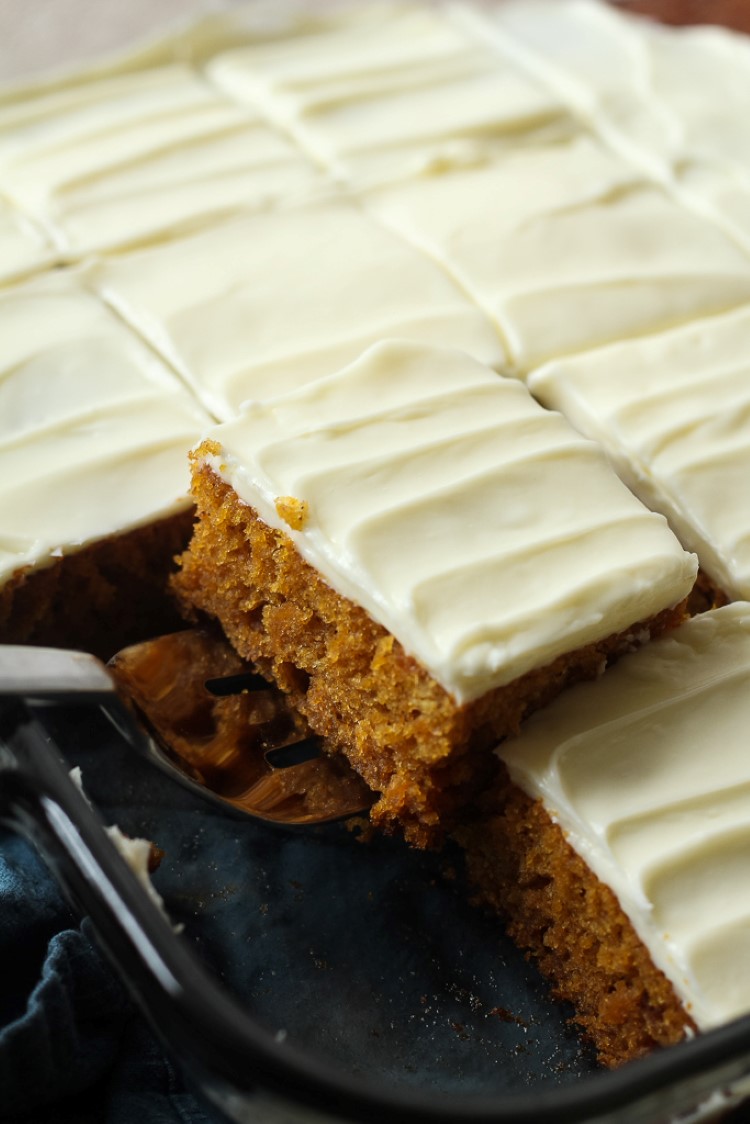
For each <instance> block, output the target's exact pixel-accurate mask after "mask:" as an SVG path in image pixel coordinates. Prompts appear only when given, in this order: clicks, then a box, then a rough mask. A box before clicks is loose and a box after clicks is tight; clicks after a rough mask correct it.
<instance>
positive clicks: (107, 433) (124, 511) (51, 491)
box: [0, 273, 208, 583]
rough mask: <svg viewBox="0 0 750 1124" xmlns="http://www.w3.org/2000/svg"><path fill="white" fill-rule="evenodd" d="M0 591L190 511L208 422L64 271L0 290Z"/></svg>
mask: <svg viewBox="0 0 750 1124" xmlns="http://www.w3.org/2000/svg"><path fill="white" fill-rule="evenodd" d="M0 323H2V332H0V464H2V473H0V583H1V582H2V581H3V580H5V579H7V578H8V577H9V576H10V575H12V574H13V573H14V572H15V571H16V570H18V569H19V568H21V567H23V566H31V565H44V564H46V563H48V562H50V561H51V560H52V558H53V557H58V556H59V555H60V554H63V553H66V552H68V551H72V550H77V549H79V548H80V547H82V546H85V545H86V544H87V543H89V542H93V541H95V540H97V539H101V538H104V537H105V536H107V535H110V534H117V533H119V532H122V531H126V530H130V529H131V528H133V527H137V526H141V525H143V524H145V523H149V522H151V521H152V520H155V519H159V518H162V517H165V516H168V515H171V514H173V513H176V512H178V511H183V510H186V509H187V507H188V506H189V498H188V495H187V491H188V484H189V473H188V469H187V450H188V449H189V448H190V446H191V445H192V444H194V443H195V441H196V439H197V437H198V436H199V435H200V433H201V431H202V430H203V429H205V428H206V425H207V423H208V418H207V416H206V415H205V414H204V413H203V411H202V410H200V408H199V407H198V406H197V404H195V403H194V402H193V401H192V399H191V398H190V397H189V396H188V395H187V394H186V393H185V391H184V390H183V389H182V387H181V386H180V384H179V382H178V380H177V379H176V377H175V376H174V375H173V374H172V373H171V372H170V371H168V370H167V368H166V367H165V366H164V365H163V364H162V363H161V361H160V360H159V359H157V358H156V356H154V355H153V354H152V352H151V351H150V349H149V348H147V347H146V346H145V345H144V344H143V343H142V342H141V341H140V340H139V339H137V338H136V337H135V336H133V335H132V334H131V332H130V331H129V330H128V329H127V328H125V327H124V326H123V325H122V324H121V323H119V322H118V321H117V319H116V318H115V317H114V316H113V314H112V313H111V312H110V310H109V309H107V308H106V307H105V306H104V305H102V304H101V303H100V302H99V301H98V300H97V299H96V298H95V297H93V296H91V295H90V294H89V293H87V292H86V291H85V290H84V289H83V288H82V287H81V286H80V285H79V284H78V281H77V279H76V277H75V276H74V275H71V274H70V273H63V274H51V275H49V276H46V277H41V278H38V279H36V280H34V281H31V282H29V283H27V284H25V285H22V286H18V287H16V288H9V289H7V290H4V291H2V292H0Z"/></svg>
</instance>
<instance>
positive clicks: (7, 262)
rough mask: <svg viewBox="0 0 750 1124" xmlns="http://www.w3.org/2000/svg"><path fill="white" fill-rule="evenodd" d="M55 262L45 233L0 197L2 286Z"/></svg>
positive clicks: (0, 269) (0, 275)
mask: <svg viewBox="0 0 750 1124" xmlns="http://www.w3.org/2000/svg"><path fill="white" fill-rule="evenodd" d="M54 260H55V255H54V252H53V250H52V247H51V246H50V245H49V243H48V242H47V241H46V239H45V238H44V236H43V234H42V233H41V231H39V230H38V229H37V228H36V227H35V226H34V225H33V223H31V222H30V221H29V219H28V218H27V217H26V216H25V215H24V214H23V213H21V212H19V211H17V210H16V208H15V207H13V206H11V204H10V203H9V202H8V201H7V200H5V199H3V198H2V196H0V285H2V284H3V283H7V282H9V281H15V280H17V279H18V278H20V277H23V276H24V275H25V274H28V273H34V272H36V271H38V270H40V269H43V268H44V267H45V266H49V265H52V264H53V263H54Z"/></svg>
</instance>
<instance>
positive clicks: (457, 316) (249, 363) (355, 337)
mask: <svg viewBox="0 0 750 1124" xmlns="http://www.w3.org/2000/svg"><path fill="white" fill-rule="evenodd" d="M198 263H199V264H198ZM90 282H91V284H92V285H94V286H95V287H96V288H97V289H98V290H99V291H100V292H101V293H102V294H103V295H104V296H105V298H106V299H107V300H108V301H109V302H110V303H111V304H112V305H113V306H114V307H115V308H116V309H117V310H118V311H119V312H120V313H121V315H122V316H123V317H124V318H125V319H126V320H127V321H128V322H129V323H130V324H131V325H132V326H133V327H135V329H136V330H137V331H139V332H140V333H141V334H142V335H143V336H145V338H146V339H148V340H149V341H150V342H151V343H152V344H153V346H154V347H156V348H157V349H158V350H159V351H160V352H161V353H162V355H164V356H165V357H166V358H167V360H168V361H169V362H170V363H171V364H172V365H173V366H174V367H175V368H176V370H178V371H179V372H180V374H181V375H182V376H183V378H184V379H185V380H186V382H188V383H189V384H190V385H191V386H192V388H193V389H194V391H195V392H196V393H197V394H198V395H199V397H200V398H201V399H202V401H203V402H204V404H205V405H206V407H207V408H208V409H209V410H210V411H211V412H213V413H214V414H215V415H216V416H217V417H218V418H220V419H221V420H227V419H229V418H231V417H233V416H234V415H235V414H236V412H237V409H238V408H239V406H240V405H241V403H242V402H243V401H244V400H245V399H246V398H263V397H268V396H270V395H274V394H279V393H281V392H283V391H286V390H290V389H292V388H294V387H295V386H300V385H303V384H305V383H307V382H309V381H311V380H313V379H316V378H319V377H320V376H321V375H325V374H328V373H329V372H330V371H332V370H336V369H337V368H338V367H341V366H344V365H345V364H347V363H349V362H351V361H352V360H353V359H355V358H356V357H357V356H358V355H359V354H360V352H362V351H363V350H364V349H365V348H366V347H367V346H368V345H369V344H371V343H374V342H375V341H377V340H378V339H381V338H383V337H385V336H393V335H398V336H402V337H406V338H410V339H414V340H423V341H431V342H433V343H436V344H444V345H446V346H453V347H460V348H463V349H465V350H467V351H469V352H471V353H472V354H474V355H475V356H476V357H477V358H478V359H480V360H481V361H483V362H486V363H488V364H490V365H492V366H497V367H502V366H503V364H504V363H505V353H504V350H503V347H502V344H501V341H500V338H499V336H498V334H497V331H496V329H495V328H494V327H493V326H492V324H491V322H490V321H489V320H488V319H487V318H486V317H485V316H484V315H483V313H482V312H481V311H480V310H479V309H477V308H476V306H475V305H474V304H473V303H472V302H471V301H470V300H469V299H468V298H467V297H465V296H464V295H463V294H462V292H461V291H460V289H459V288H458V286H457V285H456V284H455V283H454V282H453V281H452V280H451V279H450V278H449V277H447V276H446V275H445V274H444V272H443V271H442V270H441V269H440V268H439V267H438V266H436V265H435V264H434V263H433V262H431V261H430V260H429V259H428V258H427V257H425V256H424V255H423V254H421V253H419V252H418V251H417V250H415V249H413V248H412V247H410V246H409V245H407V244H405V243H404V242H403V241H402V240H401V239H399V238H397V237H396V236H395V235H393V234H392V233H391V232H390V231H388V230H385V229H384V228H382V227H381V226H380V225H379V224H378V223H376V222H375V221H374V220H373V219H372V218H370V217H368V216H367V215H365V214H363V213H362V212H361V210H360V209H358V208H357V207H356V206H355V205H354V204H352V203H350V202H347V201H346V200H333V201H330V202H327V203H321V204H318V205H310V206H306V207H294V208H292V207H290V208H287V209H284V210H281V211H274V212H265V213H263V214H259V215H248V216H244V217H242V218H236V219H233V220H231V221H227V222H225V223H222V224H215V225H213V226H212V227H211V228H209V229H206V230H203V231H200V232H198V233H196V234H194V235H192V236H190V237H186V238H182V239H176V240H174V241H172V242H169V243H165V244H163V245H160V246H157V247H153V248H148V249H146V250H142V251H138V252H134V253H132V254H128V255H122V256H120V257H117V258H112V259H110V260H105V261H102V262H101V263H99V264H98V265H96V266H95V267H93V268H92V270H91V272H90Z"/></svg>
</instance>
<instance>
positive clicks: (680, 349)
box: [528, 308, 750, 599]
mask: <svg viewBox="0 0 750 1124" xmlns="http://www.w3.org/2000/svg"><path fill="white" fill-rule="evenodd" d="M528 385H529V388H530V389H531V391H532V392H533V394H534V395H535V396H536V397H537V398H539V399H540V401H542V402H543V403H544V404H545V405H546V406H549V407H550V408H552V409H556V410H561V411H562V412H563V413H564V414H565V416H566V417H567V418H568V419H569V420H570V421H571V422H572V423H573V424H574V425H575V426H576V428H577V429H579V430H580V431H581V432H582V433H585V434H586V435H587V436H588V437H591V438H593V439H594V440H595V441H597V442H598V443H599V444H600V445H602V446H603V447H604V448H605V449H606V450H607V453H608V454H609V456H610V458H611V460H612V461H613V463H614V465H615V467H616V468H617V471H618V473H619V474H620V476H621V477H622V478H623V480H625V482H626V483H627V484H628V485H629V487H631V488H632V489H633V491H634V492H635V493H636V494H637V495H639V496H640V497H641V499H642V500H643V501H644V503H646V504H647V505H648V506H649V507H651V508H653V509H655V510H657V511H661V512H662V513H663V514H664V515H666V516H667V518H668V520H669V521H670V523H671V525H672V527H673V528H674V530H675V531H676V533H677V534H678V535H679V537H680V539H681V541H682V542H683V543H684V544H685V545H686V546H687V547H688V548H689V549H691V550H694V551H695V552H696V553H697V554H698V557H699V558H700V560H701V565H702V567H703V568H704V569H705V570H706V572H707V573H708V574H709V575H710V577H711V578H712V579H713V580H714V582H716V583H717V584H718V585H719V586H720V587H721V588H722V589H724V590H725V591H726V592H727V593H728V594H729V595H730V597H732V598H745V599H749V598H750V494H749V492H748V487H747V483H748V481H749V480H750V425H749V424H748V422H749V420H750V309H748V308H743V309H739V310H737V311H735V312H732V313H728V314H726V315H724V316H719V317H714V318H711V319H709V320H703V321H699V322H698V323H696V324H689V325H687V326H685V327H682V328H678V329H675V330H673V331H671V332H667V333H664V334H663V335H659V336H653V337H649V338H646V339H642V340H628V341H626V342H623V343H616V344H613V345H611V346H610V347H607V348H604V349H602V350H601V351H595V352H590V353H589V354H588V355H580V356H575V357H572V358H570V359H562V360H557V361H554V362H552V363H548V364H546V365H545V366H543V367H541V368H540V369H539V370H538V371H535V372H533V373H532V374H531V376H530V377H529V379H528Z"/></svg>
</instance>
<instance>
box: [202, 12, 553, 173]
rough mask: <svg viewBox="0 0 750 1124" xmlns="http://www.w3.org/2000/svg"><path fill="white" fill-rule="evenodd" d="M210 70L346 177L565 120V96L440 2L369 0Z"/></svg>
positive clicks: (484, 149)
mask: <svg viewBox="0 0 750 1124" xmlns="http://www.w3.org/2000/svg"><path fill="white" fill-rule="evenodd" d="M207 72H208V74H209V75H210V77H211V78H212V79H213V80H214V81H215V82H217V84H218V85H220V86H221V87H222V88H224V89H225V90H227V91H228V92H230V93H231V94H233V95H234V96H236V97H237V98H239V99H240V100H242V101H245V102H249V103H250V104H253V105H255V106H257V107H260V108H262V110H263V112H264V114H266V115H267V117H268V118H269V119H271V120H273V121H276V122H277V123H278V124H279V125H280V126H281V127H283V128H285V129H286V130H288V131H289V133H290V134H291V135H292V136H294V138H295V139H296V140H297V142H298V143H299V144H300V146H301V147H302V148H303V149H304V150H305V151H307V152H308V153H309V154H310V155H311V156H312V157H313V158H314V159H316V160H317V161H318V162H319V163H321V164H322V165H323V166H325V167H326V168H328V169H329V170H330V171H332V172H333V173H334V174H335V175H336V176H337V177H338V178H339V179H341V180H342V181H344V182H346V183H357V184H362V183H364V182H372V181H381V180H383V179H386V180H387V179H392V178H398V177H400V176H402V175H409V174H413V173H418V172H419V171H420V170H421V169H423V168H425V167H429V166H430V165H431V164H433V163H435V162H438V163H441V164H444V163H445V162H449V163H452V162H459V163H462V162H466V161H469V162H472V161H473V160H475V159H477V154H478V153H480V152H481V153H490V152H492V151H494V150H495V149H496V148H498V147H499V148H501V149H502V147H503V146H504V145H506V144H509V143H513V144H517V143H519V137H520V135H521V134H523V133H525V132H531V133H533V132H535V131H536V130H541V131H549V132H552V133H555V134H558V133H560V132H562V133H565V132H569V131H570V130H571V128H572V127H573V122H572V119H571V118H570V115H569V113H568V112H567V110H566V107H565V105H564V103H563V101H562V100H561V99H560V98H558V97H557V96H555V95H554V94H553V93H552V92H551V91H550V90H548V89H547V88H546V87H545V86H544V85H543V84H541V83H539V82H537V81H536V79H534V78H533V77H532V76H530V75H528V74H527V73H525V72H524V71H523V69H522V68H521V67H519V66H518V65H516V64H515V63H514V62H513V61H512V60H510V59H506V60H504V61H503V64H502V65H498V59H497V56H496V54H495V53H494V52H493V51H492V49H491V48H489V47H485V46H484V45H482V44H481V43H479V42H478V41H477V39H476V38H475V37H473V36H471V35H469V34H467V33H466V32H465V31H464V30H463V29H462V28H461V27H460V26H458V24H456V23H455V22H454V21H452V20H451V19H450V18H449V16H448V15H447V14H446V12H445V11H444V10H443V9H440V8H437V7H416V6H403V7H401V8H400V9H399V10H397V11H395V12H394V11H393V10H392V9H388V8H385V9H381V8H379V7H378V6H371V8H370V10H367V9H366V10H365V14H364V16H363V15H362V14H360V13H358V15H357V18H356V19H352V18H351V17H350V18H349V19H348V20H347V21H346V22H342V21H341V20H340V18H339V19H336V20H332V21H330V22H329V23H328V24H326V23H324V22H321V23H320V24H318V26H317V27H315V28H313V29H310V28H303V29H301V30H300V32H299V33H298V34H296V35H290V36H287V37H285V38H283V39H274V40H271V41H270V42H260V43H257V44H254V45H252V46H245V47H243V48H240V49H238V50H234V51H227V52H225V53H223V54H219V55H218V56H217V57H216V58H214V59H213V60H212V61H211V62H210V63H209V64H208V68H207Z"/></svg>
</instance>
